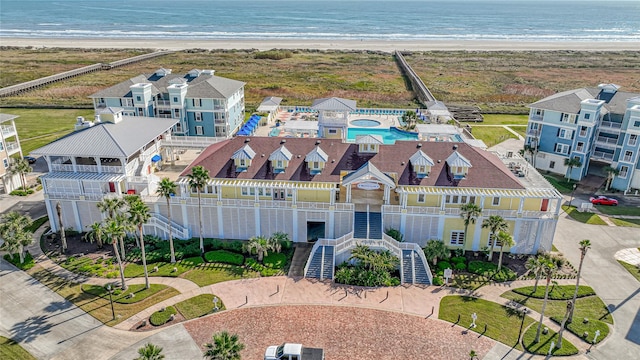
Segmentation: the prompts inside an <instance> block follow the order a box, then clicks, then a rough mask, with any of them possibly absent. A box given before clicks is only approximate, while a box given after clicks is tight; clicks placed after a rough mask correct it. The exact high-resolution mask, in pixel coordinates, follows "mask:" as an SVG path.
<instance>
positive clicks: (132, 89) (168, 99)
mask: <svg viewBox="0 0 640 360" xmlns="http://www.w3.org/2000/svg"><path fill="white" fill-rule="evenodd" d="M244 85H245V83H244V82H241V81H237V80H232V79H227V78H224V77H221V76H217V75H215V71H213V70H198V69H193V70H191V71H189V72H188V73H186V74H172V73H171V69H165V68H160V69H158V70H157V71H155V72H154V73H152V74H142V75H138V76H136V77H133V78H131V79H129V80H126V81H123V82H121V83H119V84H116V85H114V86H111V87H109V88H106V89H103V90H100V91H98V92H97V93H95V94H93V95H91V96H90V97H91V98H92V99H93V106H94V109H95V111H96V114H100V113H101V112H102V110H103V109H105V108H109V107H117V108H122V109H123V111H124V115H127V116H147V117H160V118H170V119H176V120H178V121H177V122H176V125H175V126H174V129H173V130H174V134H175V135H185V136H205V137H222V138H228V137H231V136H232V135H233V134H234V133H235V132H236V131H237V130H238V129H239V128H240V126H241V125H242V122H243V121H244Z"/></svg>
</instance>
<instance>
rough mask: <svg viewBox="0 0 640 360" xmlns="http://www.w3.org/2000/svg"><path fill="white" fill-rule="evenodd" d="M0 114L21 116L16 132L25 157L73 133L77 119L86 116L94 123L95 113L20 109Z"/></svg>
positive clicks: (1, 110)
mask: <svg viewBox="0 0 640 360" xmlns="http://www.w3.org/2000/svg"><path fill="white" fill-rule="evenodd" d="M0 112H2V113H6V114H12V115H18V116H20V117H19V118H18V119H16V130H18V134H20V146H21V147H22V152H23V153H24V154H25V155H27V154H29V152H30V151H32V150H34V149H37V148H39V147H42V146H44V145H46V144H48V143H50V142H52V141H54V140H56V139H59V138H61V137H63V136H64V135H66V134H68V133H70V132H72V131H73V127H74V125H75V123H76V117H78V116H84V118H85V119H87V120H90V121H92V120H93V113H94V112H93V110H90V109H18V108H2V109H0Z"/></svg>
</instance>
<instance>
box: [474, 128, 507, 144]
mask: <svg viewBox="0 0 640 360" xmlns="http://www.w3.org/2000/svg"><path fill="white" fill-rule="evenodd" d="M471 134H473V136H474V137H475V138H476V139H480V140H482V141H484V143H485V144H487V146H489V147H491V146H493V145H496V144H499V143H501V142H503V141H505V140H507V139H517V137H516V136H515V135H513V134H512V133H510V132H509V131H507V130H506V129H505V128H503V127H501V126H476V127H474V128H473V130H472V131H471Z"/></svg>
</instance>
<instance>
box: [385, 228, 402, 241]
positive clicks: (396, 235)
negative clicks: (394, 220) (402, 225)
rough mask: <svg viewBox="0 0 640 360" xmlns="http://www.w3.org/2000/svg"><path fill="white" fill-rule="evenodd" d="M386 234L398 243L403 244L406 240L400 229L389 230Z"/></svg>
mask: <svg viewBox="0 0 640 360" xmlns="http://www.w3.org/2000/svg"><path fill="white" fill-rule="evenodd" d="M384 233H385V234H387V235H389V236H391V237H392V238H393V239H394V240H395V241H397V242H402V241H403V240H404V235H402V233H401V232H400V230H398V229H394V228H387V229H386V230H385V231H384Z"/></svg>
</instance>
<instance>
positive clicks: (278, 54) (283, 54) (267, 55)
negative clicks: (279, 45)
mask: <svg viewBox="0 0 640 360" xmlns="http://www.w3.org/2000/svg"><path fill="white" fill-rule="evenodd" d="M254 56H255V58H256V59H270V60H282V59H288V58H290V57H292V56H293V54H292V53H291V51H284V50H269V51H258V52H257V53H256V54H255V55H254Z"/></svg>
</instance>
